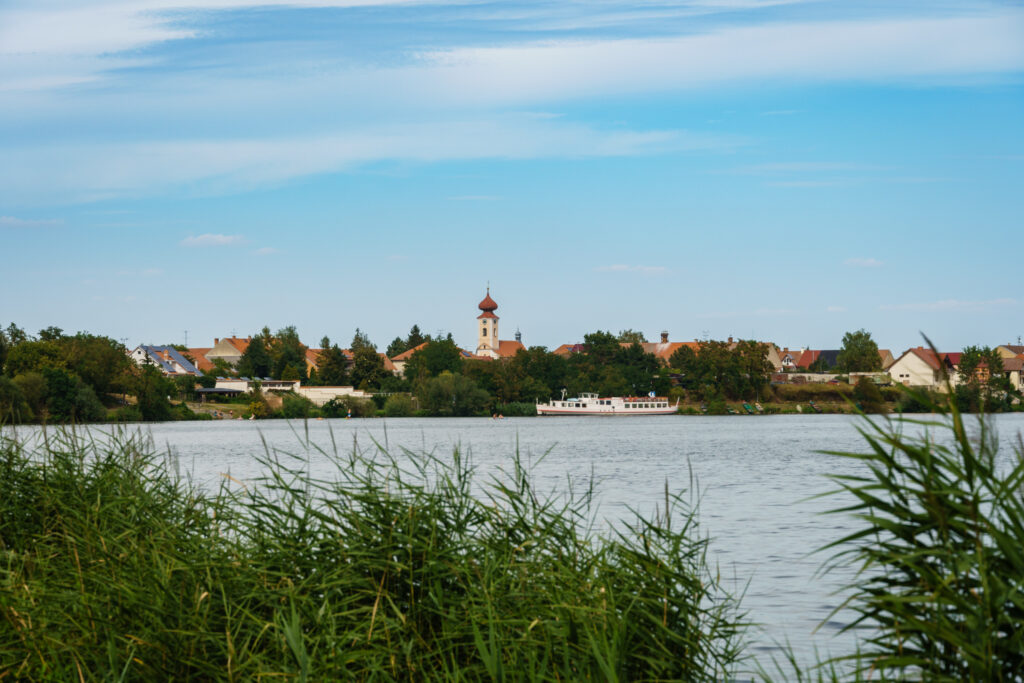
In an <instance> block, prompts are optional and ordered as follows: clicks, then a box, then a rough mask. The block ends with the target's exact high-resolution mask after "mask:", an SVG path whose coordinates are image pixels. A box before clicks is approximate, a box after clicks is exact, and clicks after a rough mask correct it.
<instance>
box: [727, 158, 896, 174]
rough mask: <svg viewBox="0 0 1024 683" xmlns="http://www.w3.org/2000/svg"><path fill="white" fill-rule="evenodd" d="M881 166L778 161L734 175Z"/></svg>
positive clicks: (758, 165) (829, 170) (737, 171)
mask: <svg viewBox="0 0 1024 683" xmlns="http://www.w3.org/2000/svg"><path fill="white" fill-rule="evenodd" d="M882 168H884V167H882V166H876V165H872V164H859V163H851V162H848V161H780V162H773V163H767V164H750V165H748V166H740V167H739V168H736V169H734V170H733V172H734V173H746V174H750V175H775V174H779V173H828V172H834V171H875V170H879V169H882Z"/></svg>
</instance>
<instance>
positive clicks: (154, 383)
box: [132, 364, 175, 422]
mask: <svg viewBox="0 0 1024 683" xmlns="http://www.w3.org/2000/svg"><path fill="white" fill-rule="evenodd" d="M134 380H135V381H134V387H133V392H132V393H134V394H135V398H136V403H137V405H138V408H139V413H140V414H141V415H142V419H143V420H145V421H147V422H160V421H164V420H169V419H171V401H170V399H169V398H168V397H169V396H170V395H171V394H172V393H174V390H175V387H174V383H173V382H171V381H170V380H169V379H168V378H166V377H164V375H163V373H161V372H160V370H159V369H158V368H157V367H156V366H154V365H150V364H145V365H142V366H140V367H139V368H138V370H137V371H136V373H135V374H134Z"/></svg>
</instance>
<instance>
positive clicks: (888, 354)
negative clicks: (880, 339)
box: [878, 349, 896, 370]
mask: <svg viewBox="0 0 1024 683" xmlns="http://www.w3.org/2000/svg"><path fill="white" fill-rule="evenodd" d="M878 356H879V358H881V359H882V369H883V370H888V369H889V368H890V367H891V366H892V364H893V363H895V362H896V359H895V358H894V357H893V355H892V351H890V350H889V349H878Z"/></svg>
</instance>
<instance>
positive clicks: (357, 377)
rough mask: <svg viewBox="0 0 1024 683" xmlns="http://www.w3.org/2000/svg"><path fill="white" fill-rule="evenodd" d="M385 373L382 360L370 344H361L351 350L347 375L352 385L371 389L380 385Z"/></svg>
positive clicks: (367, 389) (386, 373)
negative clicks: (350, 369) (349, 370)
mask: <svg viewBox="0 0 1024 683" xmlns="http://www.w3.org/2000/svg"><path fill="white" fill-rule="evenodd" d="M387 375H388V371H387V370H385V369H384V361H383V360H382V359H381V357H380V356H379V355H378V354H377V350H376V349H374V348H373V347H372V346H361V347H360V348H358V349H354V350H353V351H352V371H351V373H350V376H349V381H350V382H351V383H352V386H354V387H356V388H357V389H362V390H364V391H372V390H374V389H377V388H379V387H380V383H381V381H382V380H383V379H384V378H385V377H386V376H387Z"/></svg>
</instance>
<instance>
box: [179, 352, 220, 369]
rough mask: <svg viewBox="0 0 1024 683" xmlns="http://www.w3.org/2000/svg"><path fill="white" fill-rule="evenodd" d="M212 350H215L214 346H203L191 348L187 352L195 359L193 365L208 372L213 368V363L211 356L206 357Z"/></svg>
mask: <svg viewBox="0 0 1024 683" xmlns="http://www.w3.org/2000/svg"><path fill="white" fill-rule="evenodd" d="M212 350H213V348H212V347H211V348H205V347H203V348H194V349H189V350H188V351H186V352H185V353H187V354H188V355H190V356H192V359H193V360H194V361H195V363H193V365H195V366H196V368H197V369H198V370H199V371H200V372H208V371H210V370H213V363H212V362H211V361H210V359H209V358H207V357H206V354H208V353H209V352H210V351H212Z"/></svg>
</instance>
